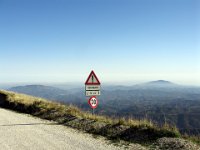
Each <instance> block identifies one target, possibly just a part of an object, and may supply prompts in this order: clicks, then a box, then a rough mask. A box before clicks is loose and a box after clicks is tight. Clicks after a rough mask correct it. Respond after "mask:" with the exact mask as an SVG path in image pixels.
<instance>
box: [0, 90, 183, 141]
mask: <svg viewBox="0 0 200 150" xmlns="http://www.w3.org/2000/svg"><path fill="white" fill-rule="evenodd" d="M1 93H2V94H5V95H7V98H6V99H5V100H4V101H5V104H4V105H3V107H6V108H9V109H13V110H16V111H20V112H23V113H29V114H32V115H35V116H38V117H40V118H45V119H49V120H54V121H57V122H59V123H62V124H65V125H69V126H72V127H74V128H78V129H81V130H86V131H87V132H90V133H95V134H100V135H104V136H109V137H115V138H116V137H117V138H120V139H125V140H128V141H131V140H132V139H133V137H132V135H131V136H130V135H129V134H133V135H134V134H135V135H137V136H138V134H143V136H144V137H146V136H145V134H149V135H152V136H154V138H152V137H151V136H147V138H148V139H147V140H149V139H152V140H154V139H157V138H160V137H164V136H169V137H179V136H180V133H179V131H178V129H177V128H176V127H171V126H169V125H167V124H165V125H164V126H162V127H158V126H157V125H156V124H154V123H152V122H151V121H149V120H147V119H143V120H136V119H131V118H129V119H125V118H119V119H111V118H109V117H107V116H100V115H92V114H91V113H88V112H83V111H81V110H80V109H78V108H77V107H75V106H73V105H63V104H60V103H56V102H51V101H48V100H46V99H42V98H37V97H33V96H28V95H24V94H18V93H13V92H8V91H0V94H1ZM71 118H73V119H71ZM91 122H93V123H91ZM118 127H120V129H118ZM116 133H117V134H116ZM131 138H132V139H131ZM134 138H135V137H134Z"/></svg>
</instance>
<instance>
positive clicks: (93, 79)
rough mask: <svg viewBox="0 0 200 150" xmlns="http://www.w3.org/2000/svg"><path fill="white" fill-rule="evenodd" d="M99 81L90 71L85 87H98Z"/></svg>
mask: <svg viewBox="0 0 200 150" xmlns="http://www.w3.org/2000/svg"><path fill="white" fill-rule="evenodd" d="M100 84H101V83H100V82H99V79H98V78H97V76H96V74H95V73H94V71H93V70H92V71H91V73H90V75H89V77H88V78H87V80H86V82H85V85H100Z"/></svg>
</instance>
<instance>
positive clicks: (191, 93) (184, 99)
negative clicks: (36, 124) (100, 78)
mask: <svg viewBox="0 0 200 150" xmlns="http://www.w3.org/2000/svg"><path fill="white" fill-rule="evenodd" d="M48 89H54V88H53V87H48V88H46V90H45V91H44V89H43V87H42V86H36V85H35V86H28V87H27V86H25V87H23V88H22V87H15V88H14V90H13V88H11V89H9V90H11V91H16V92H19V93H25V94H29V95H32V96H39V97H43V98H47V99H51V100H56V101H59V102H63V103H68V104H73V105H76V106H78V107H79V108H81V109H82V110H85V111H90V107H89V106H88V104H87V100H86V97H85V95H84V87H83V88H77V89H71V90H70V89H68V91H65V90H64V91H63V90H61V92H60V90H54V91H53V90H48ZM27 90H28V91H29V92H27ZM44 93H47V94H46V95H47V96H46V95H45V94H44ZM98 99H99V102H100V103H99V107H98V108H97V109H96V113H97V114H100V115H108V116H113V117H116V116H120V117H125V118H129V117H133V118H137V119H143V118H148V119H149V120H152V121H153V122H156V123H158V124H160V125H162V124H165V123H169V124H171V125H176V126H177V127H178V128H179V129H180V131H181V132H182V133H187V134H190V135H193V134H194V135H199V133H200V129H199V127H200V118H199V114H200V88H199V87H190V86H181V85H178V84H175V83H172V82H170V81H164V80H158V81H152V82H148V83H144V84H138V85H133V86H103V87H102V95H101V96H99V97H98Z"/></svg>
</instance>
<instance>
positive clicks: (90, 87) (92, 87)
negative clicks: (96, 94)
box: [85, 85, 101, 91]
mask: <svg viewBox="0 0 200 150" xmlns="http://www.w3.org/2000/svg"><path fill="white" fill-rule="evenodd" d="M100 88H101V87H100V85H86V86H85V90H86V91H100Z"/></svg>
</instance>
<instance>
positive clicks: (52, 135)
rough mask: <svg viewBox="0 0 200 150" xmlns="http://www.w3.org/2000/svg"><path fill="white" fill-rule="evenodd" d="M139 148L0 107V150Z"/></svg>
mask: <svg viewBox="0 0 200 150" xmlns="http://www.w3.org/2000/svg"><path fill="white" fill-rule="evenodd" d="M125 148H128V149H129V148H130V149H137V150H138V149H143V147H141V146H140V145H130V146H129V147H127V146H115V145H114V144H113V143H111V142H110V141H107V140H105V139H104V138H102V137H98V138H97V137H94V136H92V135H90V134H86V133H83V132H80V131H77V130H74V129H71V128H69V127H65V126H62V125H58V124H56V123H54V122H50V121H46V120H42V119H39V118H35V117H32V116H30V115H26V114H19V113H16V112H13V111H10V110H6V109H2V108H0V150H112V149H125Z"/></svg>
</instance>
